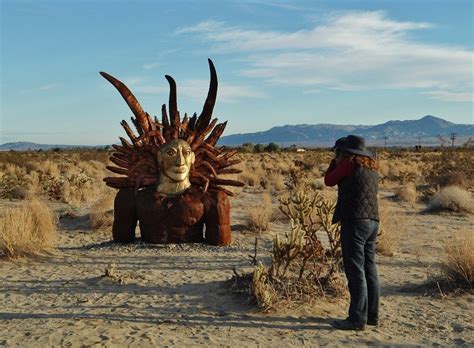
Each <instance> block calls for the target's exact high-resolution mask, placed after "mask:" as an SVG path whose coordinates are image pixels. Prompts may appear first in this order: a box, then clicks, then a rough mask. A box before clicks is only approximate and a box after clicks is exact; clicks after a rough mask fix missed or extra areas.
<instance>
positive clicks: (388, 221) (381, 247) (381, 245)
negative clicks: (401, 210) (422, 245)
mask: <svg viewBox="0 0 474 348" xmlns="http://www.w3.org/2000/svg"><path fill="white" fill-rule="evenodd" d="M379 216H380V223H379V232H378V236H377V247H376V251H377V253H378V254H380V255H385V256H393V255H394V254H395V252H396V250H397V247H398V244H399V242H400V234H401V230H402V229H405V228H406V224H407V218H405V219H401V218H400V217H399V216H397V215H396V214H395V212H394V210H393V209H392V208H390V207H388V206H384V205H380V207H379Z"/></svg>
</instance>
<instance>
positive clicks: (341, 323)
mask: <svg viewBox="0 0 474 348" xmlns="http://www.w3.org/2000/svg"><path fill="white" fill-rule="evenodd" d="M332 326H334V327H335V328H336V329H339V330H364V329H365V325H364V324H359V323H355V322H353V321H350V320H348V319H344V320H334V322H333V324H332Z"/></svg>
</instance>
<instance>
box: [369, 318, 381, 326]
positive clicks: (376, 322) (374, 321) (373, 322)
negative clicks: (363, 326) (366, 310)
mask: <svg viewBox="0 0 474 348" xmlns="http://www.w3.org/2000/svg"><path fill="white" fill-rule="evenodd" d="M367 325H370V326H379V320H378V319H367Z"/></svg>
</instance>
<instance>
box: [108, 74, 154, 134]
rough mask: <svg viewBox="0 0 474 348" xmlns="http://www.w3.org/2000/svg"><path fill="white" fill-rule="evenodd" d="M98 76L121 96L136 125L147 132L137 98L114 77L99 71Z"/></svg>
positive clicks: (145, 117) (146, 119)
mask: <svg viewBox="0 0 474 348" xmlns="http://www.w3.org/2000/svg"><path fill="white" fill-rule="evenodd" d="M100 74H101V75H102V76H103V77H104V78H105V79H106V80H107V81H109V82H110V83H111V84H112V85H113V86H114V87H115V88H116V89H117V90H118V91H119V93H120V94H121V95H122V97H123V99H124V100H125V102H126V103H127V105H128V107H129V108H130V110H132V112H133V114H134V115H135V117H136V119H137V121H138V124H139V125H140V126H141V127H142V129H143V131H145V132H148V131H149V125H148V117H147V116H146V113H145V111H144V110H143V108H142V106H141V105H140V103H139V102H138V100H137V98H135V96H134V95H133V93H132V92H131V91H130V90H129V89H128V87H127V86H125V84H124V83H123V82H121V81H119V80H117V79H116V78H115V77H113V76H111V75H109V74H107V73H106V72H103V71H101V72H100Z"/></svg>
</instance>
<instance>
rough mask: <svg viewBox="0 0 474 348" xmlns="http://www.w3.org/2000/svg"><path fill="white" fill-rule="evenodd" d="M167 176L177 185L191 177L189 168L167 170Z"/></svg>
mask: <svg viewBox="0 0 474 348" xmlns="http://www.w3.org/2000/svg"><path fill="white" fill-rule="evenodd" d="M165 175H166V176H167V177H168V178H170V179H171V180H173V181H174V182H176V183H179V182H182V181H185V180H186V179H188V177H189V171H188V169H187V168H175V169H173V170H167V171H166V172H165Z"/></svg>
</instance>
